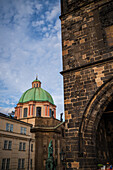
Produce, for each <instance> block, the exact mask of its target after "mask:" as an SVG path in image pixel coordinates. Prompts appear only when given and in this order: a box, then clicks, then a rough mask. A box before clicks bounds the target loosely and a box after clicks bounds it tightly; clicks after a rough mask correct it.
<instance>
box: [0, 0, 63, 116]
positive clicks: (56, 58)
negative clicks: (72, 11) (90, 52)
mask: <svg viewBox="0 0 113 170" xmlns="http://www.w3.org/2000/svg"><path fill="white" fill-rule="evenodd" d="M59 15H60V1H59V0H56V1H54V0H46V1H45V0H0V112H3V113H8V112H11V111H12V110H14V107H15V106H16V104H17V103H18V101H19V99H20V97H21V95H22V93H23V92H25V91H26V90H27V89H29V88H31V82H32V81H33V80H34V79H35V77H36V74H38V78H39V80H40V81H41V82H42V88H43V89H45V90H47V91H48V92H49V93H50V94H51V95H52V96H53V99H54V102H55V104H56V105H57V118H59V114H60V113H61V112H63V79H62V76H61V75H60V73H59V72H60V71H62V55H61V27H60V19H59Z"/></svg>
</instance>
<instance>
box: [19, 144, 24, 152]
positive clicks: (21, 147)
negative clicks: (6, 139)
mask: <svg viewBox="0 0 113 170" xmlns="http://www.w3.org/2000/svg"><path fill="white" fill-rule="evenodd" d="M25 149H26V143H22V142H20V143H19V151H25Z"/></svg>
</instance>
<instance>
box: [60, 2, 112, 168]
mask: <svg viewBox="0 0 113 170" xmlns="http://www.w3.org/2000/svg"><path fill="white" fill-rule="evenodd" d="M60 19H61V26H62V56H63V71H62V72H61V74H62V75H63V80H64V105H65V121H66V125H65V132H66V166H67V169H69V170H70V169H87V170H92V169H93V170H96V168H97V165H98V164H99V163H102V164H106V162H112V163H113V144H112V143H113V142H112V141H113V107H112V105H113V1H112V0H61V16H60Z"/></svg>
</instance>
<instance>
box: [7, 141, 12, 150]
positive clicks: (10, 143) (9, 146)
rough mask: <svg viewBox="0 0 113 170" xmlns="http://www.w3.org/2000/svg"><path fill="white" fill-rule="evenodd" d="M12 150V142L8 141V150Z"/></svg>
mask: <svg viewBox="0 0 113 170" xmlns="http://www.w3.org/2000/svg"><path fill="white" fill-rule="evenodd" d="M11 148H12V141H9V145H8V149H9V150H11Z"/></svg>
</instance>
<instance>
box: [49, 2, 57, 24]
mask: <svg viewBox="0 0 113 170" xmlns="http://www.w3.org/2000/svg"><path fill="white" fill-rule="evenodd" d="M58 14H59V6H58V5H57V6H54V7H53V9H52V10H50V11H47V12H46V20H47V21H49V22H53V20H54V19H55V18H56V17H57V16H58Z"/></svg>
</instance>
